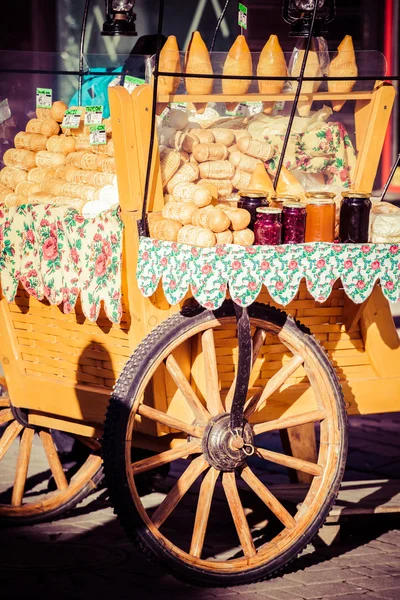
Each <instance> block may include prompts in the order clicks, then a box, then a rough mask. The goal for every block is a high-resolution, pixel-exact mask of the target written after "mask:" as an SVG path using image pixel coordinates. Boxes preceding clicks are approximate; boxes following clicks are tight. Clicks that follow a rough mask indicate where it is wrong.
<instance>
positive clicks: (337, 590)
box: [290, 582, 368, 600]
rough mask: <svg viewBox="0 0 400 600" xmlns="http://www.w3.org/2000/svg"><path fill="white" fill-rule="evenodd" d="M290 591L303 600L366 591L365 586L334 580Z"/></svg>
mask: <svg viewBox="0 0 400 600" xmlns="http://www.w3.org/2000/svg"><path fill="white" fill-rule="evenodd" d="M290 591H291V593H293V594H297V595H299V596H300V598H304V599H305V600H313V599H314V598H326V597H327V598H330V597H331V596H332V597H335V596H339V595H340V594H341V595H342V596H344V595H345V594H347V595H349V594H355V593H357V594H360V593H362V592H366V591H368V590H367V588H364V587H361V586H359V585H357V586H356V585H355V584H354V582H351V583H347V582H334V583H320V584H316V585H307V586H303V587H301V588H300V587H295V588H293V589H292V590H290Z"/></svg>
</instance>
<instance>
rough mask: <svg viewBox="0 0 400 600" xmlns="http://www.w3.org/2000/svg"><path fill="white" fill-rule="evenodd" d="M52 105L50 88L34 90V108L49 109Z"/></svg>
mask: <svg viewBox="0 0 400 600" xmlns="http://www.w3.org/2000/svg"><path fill="white" fill-rule="evenodd" d="M52 103H53V90H51V89H50V88H36V108H51V105H52Z"/></svg>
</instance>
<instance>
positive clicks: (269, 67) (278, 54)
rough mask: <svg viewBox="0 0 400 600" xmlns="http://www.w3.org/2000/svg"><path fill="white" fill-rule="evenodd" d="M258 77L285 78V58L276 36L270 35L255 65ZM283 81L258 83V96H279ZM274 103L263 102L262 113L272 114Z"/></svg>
mask: <svg viewBox="0 0 400 600" xmlns="http://www.w3.org/2000/svg"><path fill="white" fill-rule="evenodd" d="M257 75H258V76H259V77H286V76H287V66H286V61H285V56H284V54H283V51H282V48H281V46H280V44H279V40H278V36H277V35H270V36H269V40H268V42H267V43H266V44H265V46H264V48H263V49H262V51H261V54H260V58H259V60H258V65H257ZM284 85H285V81H283V80H282V81H259V82H258V88H259V90H260V94H280V93H281V92H282V90H283V86H284ZM274 104H275V102H264V113H265V114H266V115H268V114H270V113H271V112H272V109H273V108H274Z"/></svg>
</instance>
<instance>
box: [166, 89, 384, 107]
mask: <svg viewBox="0 0 400 600" xmlns="http://www.w3.org/2000/svg"><path fill="white" fill-rule="evenodd" d="M372 95H373V92H368V91H365V92H364V91H356V92H348V93H343V92H342V93H340V92H313V93H310V94H306V93H304V92H302V93H301V94H300V102H307V101H315V102H318V101H319V102H322V101H323V102H325V101H326V100H370V99H371V98H372ZM245 100H246V102H264V101H270V102H293V100H294V94H292V93H281V94H260V93H257V94H254V93H252V94H246V96H245ZM243 101H244V96H243V94H190V95H187V94H173V95H164V94H160V95H159V96H158V102H162V103H164V104H168V103H169V102H192V103H196V102H199V103H207V102H224V103H225V102H243Z"/></svg>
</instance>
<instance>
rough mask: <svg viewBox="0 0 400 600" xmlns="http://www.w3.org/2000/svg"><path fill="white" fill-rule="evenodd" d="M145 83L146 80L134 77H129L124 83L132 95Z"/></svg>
mask: <svg viewBox="0 0 400 600" xmlns="http://www.w3.org/2000/svg"><path fill="white" fill-rule="evenodd" d="M142 83H144V79H140V78H139V77H132V75H127V76H126V77H125V81H124V88H125V89H127V90H128V92H129V93H131V91H132V90H134V89H135V87H136V86H138V85H142Z"/></svg>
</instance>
